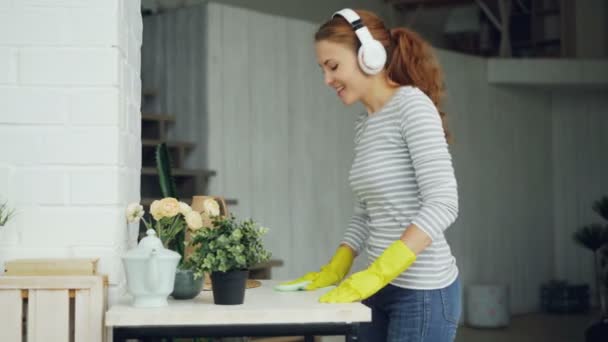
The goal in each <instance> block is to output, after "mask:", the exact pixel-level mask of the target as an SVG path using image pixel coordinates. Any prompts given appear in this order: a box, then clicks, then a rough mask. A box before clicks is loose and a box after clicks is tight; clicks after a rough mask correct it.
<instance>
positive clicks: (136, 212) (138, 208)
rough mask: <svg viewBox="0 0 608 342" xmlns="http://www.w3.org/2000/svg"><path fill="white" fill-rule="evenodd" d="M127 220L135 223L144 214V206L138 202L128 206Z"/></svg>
mask: <svg viewBox="0 0 608 342" xmlns="http://www.w3.org/2000/svg"><path fill="white" fill-rule="evenodd" d="M126 212H127V222H129V223H135V222H139V220H140V219H141V218H142V217H143V216H144V207H143V206H142V205H140V204H139V203H137V202H134V203H131V204H129V205H128V206H127V210H126Z"/></svg>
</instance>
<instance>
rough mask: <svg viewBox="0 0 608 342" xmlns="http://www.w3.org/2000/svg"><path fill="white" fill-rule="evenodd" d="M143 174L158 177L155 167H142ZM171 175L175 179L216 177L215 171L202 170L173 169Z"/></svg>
mask: <svg viewBox="0 0 608 342" xmlns="http://www.w3.org/2000/svg"><path fill="white" fill-rule="evenodd" d="M141 174H142V175H146V176H155V175H158V170H157V169H156V168H155V167H142V168H141ZM171 174H172V175H173V176H174V177H195V176H204V177H212V176H215V174H216V173H215V171H213V170H201V169H175V168H173V169H171Z"/></svg>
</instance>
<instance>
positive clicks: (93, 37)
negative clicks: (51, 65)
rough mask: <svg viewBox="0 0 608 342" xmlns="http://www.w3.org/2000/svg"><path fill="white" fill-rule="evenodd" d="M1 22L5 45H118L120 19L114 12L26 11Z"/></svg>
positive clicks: (106, 10)
mask: <svg viewBox="0 0 608 342" xmlns="http://www.w3.org/2000/svg"><path fill="white" fill-rule="evenodd" d="M0 18H2V19H3V20H0V43H1V44H10V45H19V46H24V45H26V46H30V45H38V46H43V45H62V46H64V45H68V46H74V45H75V46H80V47H85V46H103V47H110V46H112V45H116V44H117V41H118V24H117V20H118V18H117V17H116V13H114V12H112V10H111V9H98V10H95V11H91V10H90V9H69V8H68V9H66V8H58V9H56V8H41V9H26V10H22V11H12V12H7V13H6V14H5V15H4V16H3V15H1V14H0Z"/></svg>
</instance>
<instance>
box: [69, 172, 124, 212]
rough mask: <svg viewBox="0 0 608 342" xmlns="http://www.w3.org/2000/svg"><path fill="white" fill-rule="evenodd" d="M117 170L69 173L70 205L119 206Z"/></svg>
mask: <svg viewBox="0 0 608 342" xmlns="http://www.w3.org/2000/svg"><path fill="white" fill-rule="evenodd" d="M119 177H120V175H119V170H118V168H110V169H104V170H77V171H72V172H70V203H71V204H73V205H74V204H76V205H81V204H95V205H105V204H119V203H120V192H121V190H122V189H120V188H119Z"/></svg>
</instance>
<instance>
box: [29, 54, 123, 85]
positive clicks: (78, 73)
mask: <svg viewBox="0 0 608 342" xmlns="http://www.w3.org/2000/svg"><path fill="white" fill-rule="evenodd" d="M117 67H118V54H117V52H116V49H111V48H108V49H69V48H64V49H43V48H27V49H22V50H21V52H20V56H19V77H20V79H19V81H20V82H21V83H24V84H36V85H96V86H102V85H110V86H111V85H117V82H118V75H117Z"/></svg>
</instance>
